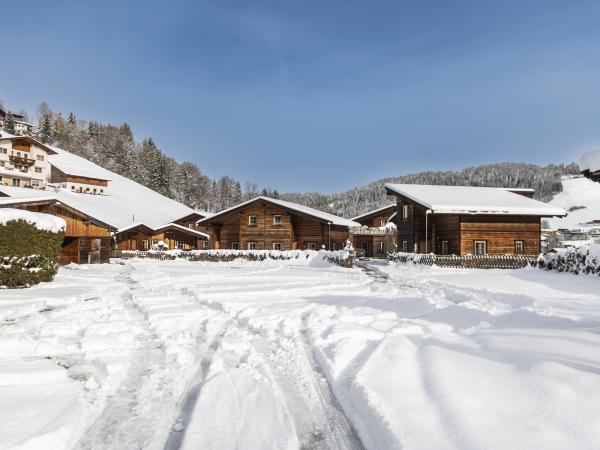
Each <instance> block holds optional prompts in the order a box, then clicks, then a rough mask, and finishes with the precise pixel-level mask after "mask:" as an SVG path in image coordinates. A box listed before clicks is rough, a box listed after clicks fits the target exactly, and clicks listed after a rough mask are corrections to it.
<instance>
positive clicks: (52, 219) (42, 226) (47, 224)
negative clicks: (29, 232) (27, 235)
mask: <svg viewBox="0 0 600 450" xmlns="http://www.w3.org/2000/svg"><path fill="white" fill-rule="evenodd" d="M12 220H24V221H25V222H27V223H29V224H31V225H33V226H34V227H36V228H37V229H38V230H42V231H50V232H51V233H59V232H61V231H64V230H65V228H66V227H67V223H66V222H65V221H64V219H62V218H60V217H56V216H53V215H51V214H43V213H37V212H32V211H26V210H23V209H15V208H0V225H6V223H7V222H10V221H12Z"/></svg>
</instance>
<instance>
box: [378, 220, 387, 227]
mask: <svg viewBox="0 0 600 450" xmlns="http://www.w3.org/2000/svg"><path fill="white" fill-rule="evenodd" d="M386 225H387V220H386V219H379V226H380V227H385V226H386Z"/></svg>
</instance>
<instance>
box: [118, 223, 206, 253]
mask: <svg viewBox="0 0 600 450" xmlns="http://www.w3.org/2000/svg"><path fill="white" fill-rule="evenodd" d="M208 237H209V236H208V234H206V233H201V232H199V231H197V230H196V229H195V228H191V227H189V226H184V225H180V224H177V223H168V224H166V225H162V226H160V227H158V228H152V227H150V226H148V225H145V224H143V223H138V224H134V225H131V226H129V227H126V228H121V229H119V231H118V232H116V233H115V235H114V238H115V245H116V248H117V249H119V250H150V249H151V248H152V246H153V245H158V244H159V243H162V245H164V247H166V248H167V249H169V250H173V249H176V248H177V249H179V250H198V249H203V248H208Z"/></svg>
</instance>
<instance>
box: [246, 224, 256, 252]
mask: <svg viewBox="0 0 600 450" xmlns="http://www.w3.org/2000/svg"><path fill="white" fill-rule="evenodd" d="M255 217H256V216H255ZM248 250H256V242H248Z"/></svg>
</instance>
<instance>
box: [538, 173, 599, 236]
mask: <svg viewBox="0 0 600 450" xmlns="http://www.w3.org/2000/svg"><path fill="white" fill-rule="evenodd" d="M561 182H562V186H563V191H562V192H561V193H560V194H558V195H556V196H555V197H554V198H553V199H552V200H551V201H550V205H552V206H555V207H558V208H563V209H566V210H567V211H569V210H570V209H572V210H570V211H569V215H568V216H567V217H563V218H556V217H555V218H552V219H549V224H550V228H552V229H558V228H568V229H576V228H586V224H588V223H590V222H592V221H593V220H600V183H596V182H594V181H592V180H589V179H588V178H585V177H564V178H563V179H562V180H561ZM581 207H583V208H581ZM589 226H592V227H593V226H596V227H597V226H598V224H595V225H593V224H591V225H587V227H589Z"/></svg>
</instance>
